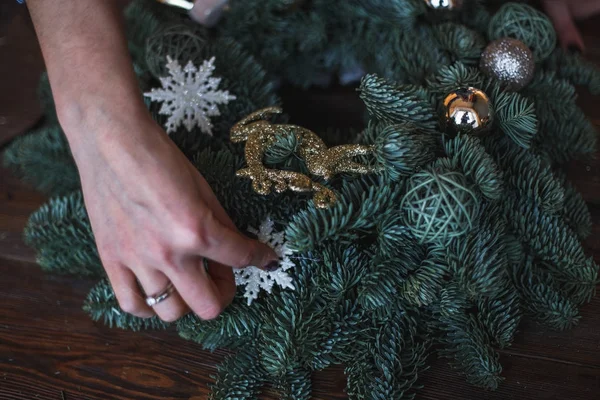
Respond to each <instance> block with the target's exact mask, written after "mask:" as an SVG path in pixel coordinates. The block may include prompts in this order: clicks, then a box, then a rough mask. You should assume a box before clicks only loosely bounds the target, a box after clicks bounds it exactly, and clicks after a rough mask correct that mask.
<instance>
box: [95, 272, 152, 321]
mask: <svg viewBox="0 0 600 400" xmlns="http://www.w3.org/2000/svg"><path fill="white" fill-rule="evenodd" d="M105 267H106V268H105V269H106V274H107V275H108V279H109V280H110V284H111V286H112V288H113V291H114V292H115V296H116V297H117V301H118V302H119V306H120V307H121V309H122V310H123V311H125V312H126V313H129V314H132V315H135V316H136V317H141V318H149V317H151V316H153V315H154V312H153V311H152V309H151V308H150V307H148V306H147V305H146V301H145V298H144V297H143V295H142V294H141V293H140V289H139V286H138V284H137V280H136V278H135V275H134V274H133V272H132V271H131V270H130V269H128V268H126V267H124V266H123V265H114V266H105Z"/></svg>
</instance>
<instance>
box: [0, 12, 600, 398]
mask: <svg viewBox="0 0 600 400" xmlns="http://www.w3.org/2000/svg"><path fill="white" fill-rule="evenodd" d="M599 23H600V19H599V18H596V19H595V20H592V21H588V22H587V23H585V24H584V26H583V29H584V32H585V33H586V41H587V43H588V46H590V48H589V51H590V54H589V56H590V58H592V59H593V60H595V61H596V62H597V63H598V64H600V40H598V39H600V30H598V29H597V25H598V24H599ZM24 37H29V36H27V35H25V36H24ZM20 40H21V39H20ZM16 48H18V46H17V47H16ZM33 48H35V47H33ZM2 51H3V50H2V48H1V47H0V58H1V59H2V63H4V60H5V59H7V58H2V57H1V56H2V55H3V54H2ZM33 57H36V56H33ZM30 61H31V60H30ZM38 67H39V65H38V64H35V66H34V67H32V69H35V68H38ZM3 68H4V69H3V70H2V71H0V72H2V74H3V75H0V76H2V79H3V80H4V79H5V78H7V75H6V74H8V73H9V72H6V71H9V70H10V68H9V67H8V66H7V65H4V67H3ZM12 71H13V72H14V73H15V74H25V72H23V69H20V68H19V66H18V63H17V62H16V61H15V62H14V63H13V70H12ZM11 74H12V72H11ZM29 75H31V73H29ZM27 79H28V78H27V77H23V76H22V77H21V78H20V80H16V79H9V80H5V81H4V82H3V84H9V85H10V84H13V85H15V87H14V90H17V89H19V90H21V89H22V90H23V91H24V92H25V93H31V90H32V87H31V85H29V86H27V87H21V86H19V85H23V82H24V81H26V80H27ZM11 82H12V83H11ZM11 92H12V93H14V91H11ZM9 93H10V92H9ZM6 94H7V92H6V91H4V90H0V113H1V110H2V109H3V108H2V107H1V105H2V104H8V102H7V101H8V100H7V98H6ZM3 95H4V97H3ZM25 97H27V96H25ZM30 101H31V100H30ZM580 102H581V104H582V106H583V107H584V109H585V110H586V112H587V113H588V115H590V116H592V117H593V119H594V121H595V124H596V125H597V126H600V99H598V98H596V99H592V98H591V97H589V96H586V95H582V97H581V99H580ZM36 107H37V105H36V104H29V106H23V107H22V110H21V112H20V114H19V112H17V111H19V110H17V111H14V110H15V109H14V107H13V108H11V110H13V111H14V115H12V116H11V125H10V127H9V128H7V127H6V125H4V126H2V125H0V142H1V140H2V138H5V139H6V138H7V137H8V135H12V134H13V133H14V128H13V127H14V126H26V125H28V124H31V123H32V122H33V121H34V120H35V115H36V113H38V112H39V109H37V108H36ZM13 111H11V112H13ZM300 114H302V111H300ZM0 115H1V114H0ZM299 117H301V115H299ZM569 174H570V177H571V179H572V180H573V181H574V182H575V183H576V185H577V186H578V187H579V188H580V190H582V192H583V194H584V197H585V199H586V200H587V201H588V203H589V205H590V208H591V212H592V217H593V220H594V233H593V234H592V236H591V238H590V240H589V241H588V243H587V247H588V250H589V251H590V253H591V254H594V255H595V257H596V261H597V262H600V162H598V161H596V162H593V163H589V164H584V163H575V164H573V165H572V166H571V167H570V171H569ZM43 201H44V198H43V196H41V195H39V194H37V193H35V192H34V191H32V190H30V189H28V188H26V187H24V186H23V185H21V184H20V183H19V182H18V181H17V180H16V179H14V178H13V177H11V176H10V175H9V174H8V172H7V171H6V170H0V277H1V278H0V399H38V398H39V399H56V400H63V399H68V400H75V399H109V398H110V399H205V398H207V396H208V387H207V385H208V384H209V383H210V382H211V378H210V375H211V374H213V373H214V372H215V367H216V365H217V364H218V362H219V361H220V360H222V358H223V355H224V354H225V353H221V352H217V353H214V354H211V353H208V352H205V351H202V350H201V348H200V346H199V345H197V344H194V343H192V342H189V341H186V340H183V339H180V338H179V337H178V336H177V334H176V333H175V332H173V331H167V332H142V333H133V332H128V331H122V330H117V329H109V328H106V327H105V326H103V325H102V324H101V323H94V322H92V321H91V320H90V319H89V318H88V316H87V315H86V314H84V312H83V311H82V310H81V306H82V301H83V299H84V297H85V296H86V294H87V292H88V290H89V289H90V287H91V286H92V285H93V283H94V282H93V281H89V280H84V279H75V278H71V277H64V276H55V275H46V274H43V273H42V272H41V271H40V269H39V268H38V267H37V266H36V265H35V261H34V257H33V254H32V252H31V250H29V249H27V248H26V247H25V246H24V245H23V243H22V241H21V233H22V229H23V226H24V224H25V222H26V219H27V216H28V215H29V213H31V212H32V211H33V210H35V209H36V208H37V207H38V206H39V205H40V204H41V203H42V202H43ZM581 314H582V317H583V318H582V320H581V322H580V324H579V325H578V326H577V327H575V328H574V329H572V330H570V331H567V332H552V331H548V330H545V329H543V328H541V327H539V326H536V325H534V324H525V325H523V326H522V327H521V330H520V332H519V333H518V334H517V337H516V339H515V342H514V344H513V346H511V347H510V348H508V349H506V350H502V351H501V362H502V365H503V366H504V373H503V376H504V377H505V378H506V381H505V382H504V383H503V384H502V385H501V386H500V388H499V389H498V390H497V391H496V392H484V391H482V390H479V389H477V388H473V387H471V386H469V385H467V384H466V383H465V382H464V380H463V378H461V377H460V376H458V375H456V374H455V373H454V372H452V371H451V370H450V369H449V368H448V366H447V364H446V362H445V361H443V360H436V359H434V358H432V359H431V365H432V367H431V369H430V370H429V371H427V372H426V373H425V374H423V376H422V379H421V383H422V384H423V385H424V386H425V387H424V389H423V390H422V391H421V392H420V396H419V398H421V399H431V400H434V399H435V400H444V399H453V400H472V399H499V400H504V399H523V400H524V399H529V400H533V399H536V400H538V399H569V400H584V399H585V400H591V399H599V398H600V298H598V299H595V300H593V301H592V302H591V304H588V305H586V306H584V307H583V308H582V311H581ZM344 387H345V377H344V375H343V373H342V370H341V369H330V370H326V371H324V372H321V373H319V374H315V376H314V397H315V398H317V399H343V398H345V396H344V391H343V390H344ZM264 398H268V399H276V398H277V395H276V394H271V395H269V394H267V395H266V396H265V397H264Z"/></svg>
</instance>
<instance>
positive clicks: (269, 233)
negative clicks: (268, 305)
mask: <svg viewBox="0 0 600 400" xmlns="http://www.w3.org/2000/svg"><path fill="white" fill-rule="evenodd" d="M273 225H274V224H273V221H272V220H271V219H270V218H267V219H266V220H265V221H264V222H263V223H261V225H260V227H259V229H258V230H256V229H254V228H249V229H248V232H251V233H254V234H255V235H257V236H258V240H259V241H260V242H262V243H265V244H267V245H269V246H271V247H272V248H273V250H274V251H275V253H276V254H277V255H278V256H279V264H280V268H279V269H278V270H276V271H273V272H268V271H263V270H261V269H259V268H256V267H254V266H251V267H247V268H243V269H238V270H235V284H236V285H237V286H245V292H244V297H246V298H247V299H248V305H251V304H252V301H253V300H256V299H257V298H258V294H259V292H260V291H261V290H264V291H266V292H267V293H269V294H270V293H271V291H272V290H273V286H279V287H281V288H282V289H291V290H294V289H295V288H294V284H293V280H292V277H291V276H290V275H289V274H288V273H287V272H286V271H287V270H289V269H290V268H293V267H294V263H293V262H292V261H291V260H290V255H291V254H293V251H292V250H291V249H289V247H288V245H287V243H286V242H285V233H284V232H273Z"/></svg>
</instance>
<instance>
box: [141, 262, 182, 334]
mask: <svg viewBox="0 0 600 400" xmlns="http://www.w3.org/2000/svg"><path fill="white" fill-rule="evenodd" d="M136 276H137V278H138V280H139V282H140V284H141V285H142V288H143V289H144V292H145V293H146V296H152V297H156V296H157V295H159V294H160V293H161V292H163V291H164V290H165V289H166V288H167V287H168V285H169V283H170V282H171V281H170V280H169V278H167V276H166V275H165V274H163V273H162V272H161V271H159V270H157V269H150V268H143V269H142V268H140V269H139V270H138V271H136ZM175 289H176V290H174V291H173V292H172V293H171V294H170V295H169V297H167V298H166V299H165V300H163V301H161V302H160V303H157V304H156V305H154V306H153V307H152V310H153V311H154V312H155V313H156V315H158V317H159V318H160V319H162V320H163V321H165V322H173V321H176V320H178V319H179V318H181V317H183V316H184V315H185V314H186V313H187V312H188V311H189V309H188V307H187V305H186V304H185V302H184V301H183V300H182V298H181V296H180V295H179V293H178V291H177V286H175ZM146 296H144V302H145V297H146Z"/></svg>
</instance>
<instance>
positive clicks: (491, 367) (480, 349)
mask: <svg viewBox="0 0 600 400" xmlns="http://www.w3.org/2000/svg"><path fill="white" fill-rule="evenodd" d="M437 325H438V329H439V330H440V333H441V336H440V337H439V338H438V340H439V342H440V343H441V344H442V345H443V346H444V347H442V348H441V349H439V350H438V354H439V355H440V356H441V357H444V358H449V359H450V366H451V367H452V368H453V369H456V370H458V371H459V372H460V373H461V374H462V375H465V376H466V378H467V382H469V383H471V384H473V385H476V386H479V387H482V388H485V389H491V390H494V389H496V388H497V387H498V384H499V383H500V382H501V381H502V380H503V378H502V377H501V376H500V373H501V372H502V366H501V365H500V362H499V361H498V354H497V353H496V352H495V351H494V349H493V348H492V346H491V345H490V343H489V339H488V338H487V336H486V333H485V330H484V328H483V326H481V324H480V323H479V322H478V321H477V319H476V318H475V317H474V316H473V315H467V314H464V313H461V314H454V315H452V316H451V317H446V318H441V319H440V320H439V322H438V324H437Z"/></svg>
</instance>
